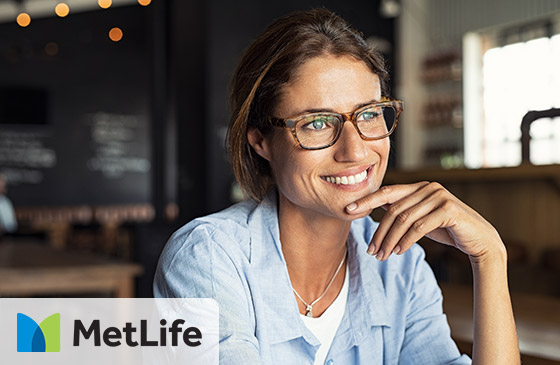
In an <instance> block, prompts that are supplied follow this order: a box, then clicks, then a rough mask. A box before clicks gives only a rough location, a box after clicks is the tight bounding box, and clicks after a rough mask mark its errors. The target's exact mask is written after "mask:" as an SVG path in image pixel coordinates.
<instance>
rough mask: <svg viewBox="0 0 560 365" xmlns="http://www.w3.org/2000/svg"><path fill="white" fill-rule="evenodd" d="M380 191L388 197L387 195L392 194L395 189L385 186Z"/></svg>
mask: <svg viewBox="0 0 560 365" xmlns="http://www.w3.org/2000/svg"><path fill="white" fill-rule="evenodd" d="M380 190H381V192H382V193H383V194H385V195H387V194H390V193H391V191H392V190H393V189H392V188H391V186H389V185H385V186H382V187H381V189H380Z"/></svg>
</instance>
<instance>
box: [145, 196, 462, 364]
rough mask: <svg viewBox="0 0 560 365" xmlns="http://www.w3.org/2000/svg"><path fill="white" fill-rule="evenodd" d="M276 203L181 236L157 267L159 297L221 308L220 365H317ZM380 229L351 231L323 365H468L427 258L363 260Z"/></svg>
mask: <svg viewBox="0 0 560 365" xmlns="http://www.w3.org/2000/svg"><path fill="white" fill-rule="evenodd" d="M271 196H272V197H273V198H271ZM271 196H269V197H268V198H266V199H265V200H264V201H263V202H262V203H260V204H256V203H254V202H249V201H247V202H242V203H239V204H236V205H234V206H232V207H230V208H228V209H226V210H223V211H221V212H218V213H215V214H212V215H209V216H206V217H202V218H198V219H195V220H194V221H192V222H190V223H188V224H187V225H185V226H183V227H182V228H181V229H179V230H178V231H177V232H175V234H174V235H173V236H172V237H171V239H170V240H169V242H168V243H167V245H166V247H165V249H164V251H163V253H162V256H161V258H160V261H159V264H158V268H157V272H156V277H155V282H154V295H155V296H156V297H184V298H214V299H216V300H217V302H218V304H219V306H220V364H243V365H246V364H251V365H252V364H312V363H313V359H314V357H315V353H316V352H317V349H318V347H319V345H320V343H319V341H318V340H317V339H316V338H315V336H314V335H313V334H312V333H311V332H310V331H309V330H308V329H307V327H305V325H304V323H303V321H302V320H301V318H300V314H299V311H298V307H297V302H296V298H295V296H294V294H293V292H292V286H291V283H290V278H289V276H288V271H287V269H286V262H285V260H284V256H283V254H282V249H281V243H280V237H279V229H278V215H277V209H276V195H274V194H273V195H271ZM376 227H377V223H375V222H374V221H373V220H371V219H370V218H369V217H367V218H362V219H358V220H355V221H353V222H352V226H351V230H350V235H349V237H348V242H347V245H348V265H349V272H350V288H349V293H348V302H347V306H346V311H345V313H344V316H343V318H342V322H341V324H340V326H339V328H338V330H337V333H336V336H335V338H334V340H333V343H332V345H331V348H330V350H329V352H328V355H327V358H326V361H325V364H328V365H331V364H430V365H433V364H470V363H471V361H470V359H469V358H468V357H467V356H466V355H463V356H461V354H460V353H459V351H458V350H457V346H456V345H455V343H454V342H453V340H452V339H451V337H450V333H449V326H448V324H447V320H446V316H445V314H443V312H442V296H441V291H440V289H439V287H438V286H437V283H436V280H435V278H434V275H433V273H432V271H431V269H430V267H429V266H428V264H427V263H426V261H425V260H424V251H423V250H422V248H421V247H420V246H418V245H414V246H413V247H412V248H411V249H410V250H409V251H407V252H406V253H404V254H403V255H400V256H395V255H392V256H391V257H390V258H389V259H388V260H386V261H385V262H379V261H377V260H376V259H375V258H373V257H371V256H369V255H368V254H366V248H367V245H368V243H369V240H370V239H371V237H372V235H373V232H374V231H375V229H376Z"/></svg>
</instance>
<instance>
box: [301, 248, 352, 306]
mask: <svg viewBox="0 0 560 365" xmlns="http://www.w3.org/2000/svg"><path fill="white" fill-rule="evenodd" d="M344 260H346V251H345V252H344V256H342V261H340V264H339V265H338V268H337V269H336V271H335V272H334V275H333V277H332V278H331V281H330V282H329V284H328V285H327V288H326V289H325V291H324V292H323V294H321V295H320V296H319V298H317V299H315V300H314V301H313V302H311V304H309V303H307V302H306V301H305V300H303V298H302V297H301V295H299V293H298V292H297V291H296V290H295V289H294V288H292V290H293V291H294V294H295V295H296V296H297V297H298V299H299V300H301V302H302V303H303V304H305V307H306V308H305V310H306V312H305V315H306V316H307V317H313V306H314V305H315V304H317V302H318V301H320V300H321V299H323V297H324V296H325V294H327V292H328V291H329V288H330V287H331V285H332V283H333V282H334V279H335V278H336V276H337V275H338V272H339V271H340V268H341V267H342V265H343V264H344Z"/></svg>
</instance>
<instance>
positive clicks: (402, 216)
mask: <svg viewBox="0 0 560 365" xmlns="http://www.w3.org/2000/svg"><path fill="white" fill-rule="evenodd" d="M409 217H410V213H409V212H407V211H404V212H402V213H400V214H398V215H397V218H396V220H397V222H399V223H401V224H402V223H406V222H407V221H408V218H409Z"/></svg>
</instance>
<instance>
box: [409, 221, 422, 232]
mask: <svg viewBox="0 0 560 365" xmlns="http://www.w3.org/2000/svg"><path fill="white" fill-rule="evenodd" d="M424 227H425V224H424V222H423V221H421V220H420V221H416V222H414V223H413V224H412V229H413V230H414V231H415V232H423V231H424Z"/></svg>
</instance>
